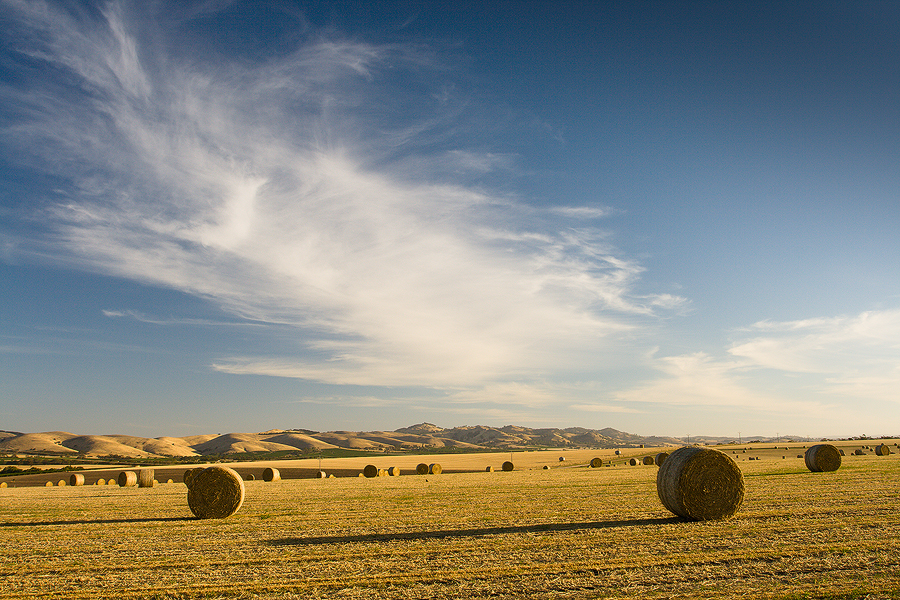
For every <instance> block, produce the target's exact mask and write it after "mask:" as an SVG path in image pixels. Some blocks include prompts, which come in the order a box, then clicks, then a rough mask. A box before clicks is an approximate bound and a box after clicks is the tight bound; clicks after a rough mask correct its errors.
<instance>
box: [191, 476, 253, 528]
mask: <svg viewBox="0 0 900 600" xmlns="http://www.w3.org/2000/svg"><path fill="white" fill-rule="evenodd" d="M243 503H244V482H243V481H242V480H241V476H240V475H238V473H237V471H235V470H234V469H229V468H228V467H219V466H215V467H207V468H205V469H203V470H201V471H200V472H199V473H196V474H195V475H194V477H193V478H192V480H191V486H190V487H189V488H188V506H189V507H190V509H191V512H192V513H194V516H196V517H197V518H198V519H224V518H226V517H230V516H231V515H233V514H234V513H236V512H237V511H238V509H239V508H240V507H241V505H242V504H243Z"/></svg>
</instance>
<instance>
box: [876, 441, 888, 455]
mask: <svg viewBox="0 0 900 600" xmlns="http://www.w3.org/2000/svg"><path fill="white" fill-rule="evenodd" d="M890 453H891V447H890V446H888V445H887V444H882V445H880V446H875V454H877V455H878V456H887V455H888V454H890Z"/></svg>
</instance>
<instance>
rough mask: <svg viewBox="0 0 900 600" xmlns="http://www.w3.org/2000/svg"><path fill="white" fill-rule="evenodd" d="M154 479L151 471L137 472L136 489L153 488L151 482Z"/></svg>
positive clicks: (142, 470)
mask: <svg viewBox="0 0 900 600" xmlns="http://www.w3.org/2000/svg"><path fill="white" fill-rule="evenodd" d="M154 479H156V476H155V473H154V472H153V469H141V470H140V471H138V472H137V482H138V487H142V488H148V487H153V481H154Z"/></svg>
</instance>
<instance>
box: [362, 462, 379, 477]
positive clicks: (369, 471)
mask: <svg viewBox="0 0 900 600" xmlns="http://www.w3.org/2000/svg"><path fill="white" fill-rule="evenodd" d="M363 475H365V476H366V477H378V475H379V472H378V467H376V466H375V465H366V466H365V468H364V469H363Z"/></svg>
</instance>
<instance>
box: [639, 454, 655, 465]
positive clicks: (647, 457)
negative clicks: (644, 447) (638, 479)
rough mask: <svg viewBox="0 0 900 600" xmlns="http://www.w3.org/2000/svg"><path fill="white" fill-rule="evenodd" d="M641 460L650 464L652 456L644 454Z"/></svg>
mask: <svg viewBox="0 0 900 600" xmlns="http://www.w3.org/2000/svg"><path fill="white" fill-rule="evenodd" d="M641 462H643V463H644V464H645V465H652V464H653V457H652V456H645V457H644V458H643V459H641Z"/></svg>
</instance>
